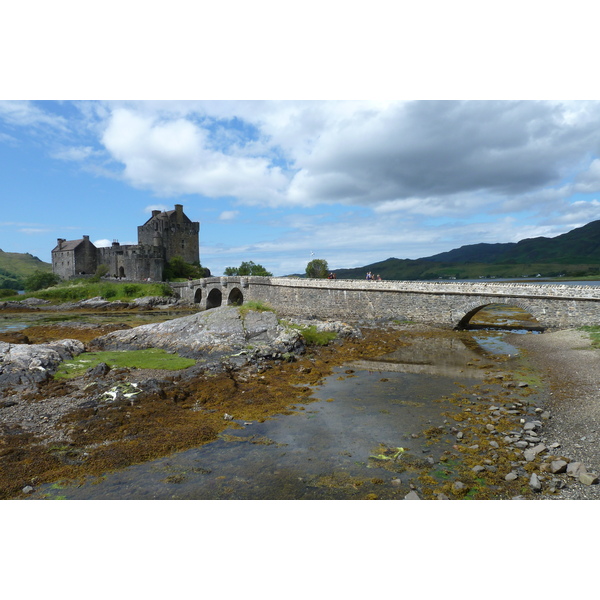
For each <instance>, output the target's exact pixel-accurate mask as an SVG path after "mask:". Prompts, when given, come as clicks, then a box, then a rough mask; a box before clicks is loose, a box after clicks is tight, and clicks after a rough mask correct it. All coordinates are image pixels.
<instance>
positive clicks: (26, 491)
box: [21, 485, 35, 494]
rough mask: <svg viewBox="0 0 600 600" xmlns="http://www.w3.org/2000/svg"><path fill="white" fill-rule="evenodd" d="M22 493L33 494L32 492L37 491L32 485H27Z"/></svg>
mask: <svg viewBox="0 0 600 600" xmlns="http://www.w3.org/2000/svg"><path fill="white" fill-rule="evenodd" d="M21 491H22V492H23V493H24V494H31V493H32V492H35V489H34V488H33V487H31V486H30V485H26V486H25V487H24V488H23V489H22V490H21Z"/></svg>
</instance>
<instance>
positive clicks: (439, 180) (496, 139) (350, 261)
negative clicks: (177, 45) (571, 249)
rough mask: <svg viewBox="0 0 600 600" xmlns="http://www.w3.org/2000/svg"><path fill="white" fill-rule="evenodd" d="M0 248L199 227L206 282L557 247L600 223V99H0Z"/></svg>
mask: <svg viewBox="0 0 600 600" xmlns="http://www.w3.org/2000/svg"><path fill="white" fill-rule="evenodd" d="M0 169H1V177H2V188H1V190H0V194H1V199H2V215H1V221H0V240H1V241H0V248H2V250H4V251H5V252H30V253H32V254H34V255H36V256H38V257H39V258H41V259H42V260H44V261H50V260H51V255H50V252H51V249H52V248H53V246H54V245H55V243H56V238H57V237H64V238H66V239H78V238H81V236H82V235H83V234H86V235H89V236H90V238H91V239H92V240H93V241H94V242H95V243H98V244H100V245H102V244H107V243H110V242H111V241H112V240H113V239H117V240H119V242H121V243H123V244H125V243H136V242H137V226H138V225H141V224H143V223H144V222H145V221H146V219H147V218H149V214H150V212H151V210H152V209H155V208H160V209H167V210H170V209H172V208H173V205H174V204H175V203H179V204H183V205H184V210H185V212H186V214H187V215H188V216H189V217H190V218H191V219H192V220H195V221H200V223H201V234H200V243H201V262H202V264H203V265H204V266H207V267H208V268H210V269H211V271H212V273H213V274H217V275H218V274H221V273H222V272H223V269H224V268H225V267H227V266H237V265H239V264H240V263H241V262H242V261H244V260H252V261H254V262H256V263H260V264H262V265H264V266H265V267H266V268H267V269H268V270H270V271H272V272H273V273H274V274H276V275H286V274H290V273H297V272H303V271H304V268H305V266H306V263H307V262H308V261H309V260H310V259H311V257H318V258H323V259H326V260H327V261H328V263H329V265H330V267H331V268H341V267H356V266H363V265H366V264H369V263H371V262H374V261H378V260H383V259H386V258H388V257H391V256H394V257H397V258H418V257H423V256H429V255H432V254H435V253H438V252H442V251H445V250H450V249H452V248H456V247H459V246H461V245H464V244H470V243H477V242H514V241H518V240H520V239H523V238H526V237H533V236H540V235H545V236H550V237H552V236H555V235H558V234H560V233H563V232H566V231H569V230H571V229H573V228H575V227H579V226H581V225H584V224H585V223H588V222H590V221H592V220H595V219H598V218H600V201H599V200H598V198H599V197H600V196H599V192H600V102H576V101H568V102H559V101H508V100H503V101H479V100H478V101H444V100H436V101H429V100H427V101H285V100H283V101H204V102H200V101H198V102H195V101H161V102H159V101H137V102H133V101H118V102H117V101H78V102H63V101H20V100H11V101H3V102H1V103H0Z"/></svg>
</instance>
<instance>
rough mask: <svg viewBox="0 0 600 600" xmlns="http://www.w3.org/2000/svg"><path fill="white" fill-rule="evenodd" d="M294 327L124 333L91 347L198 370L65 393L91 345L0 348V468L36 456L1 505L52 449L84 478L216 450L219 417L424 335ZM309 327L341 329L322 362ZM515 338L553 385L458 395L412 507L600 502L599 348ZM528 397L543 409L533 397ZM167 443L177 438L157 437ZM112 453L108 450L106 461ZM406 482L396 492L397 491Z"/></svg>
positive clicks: (197, 317) (189, 326) (250, 318)
mask: <svg viewBox="0 0 600 600" xmlns="http://www.w3.org/2000/svg"><path fill="white" fill-rule="evenodd" d="M95 302H96V301H95ZM78 304H80V303H78ZM109 304H113V303H109ZM142 304H143V305H145V306H148V305H149V303H148V302H145V303H142ZM152 304H153V305H154V306H160V305H161V304H160V303H159V302H153V303H152ZM293 325H294V326H293V327H290V326H289V325H288V326H282V325H281V324H280V323H279V322H278V320H277V318H276V316H275V315H274V313H272V312H254V311H251V312H249V313H247V314H245V315H241V313H240V311H239V309H237V308H234V307H221V308H220V309H213V310H212V311H206V312H202V313H197V314H194V315H189V316H186V317H181V318H179V319H173V320H171V321H166V322H164V323H160V324H152V325H143V326H140V327H136V328H133V329H131V328H124V329H120V330H118V331H114V332H112V333H108V334H106V335H103V336H100V337H96V338H95V339H94V340H93V341H92V343H91V344H90V345H88V346H87V349H90V348H96V349H134V348H148V347H162V348H164V349H166V350H168V351H170V352H172V351H175V350H177V351H178V352H182V353H183V354H184V355H187V356H190V357H195V358H199V359H201V360H200V361H199V362H198V364H197V365H196V366H195V367H192V368H189V369H186V370H185V371H183V372H181V373H177V374H174V373H172V372H167V371H164V372H162V371H147V372H143V371H140V370H133V371H129V370H127V369H112V370H111V369H108V368H106V366H104V367H100V368H97V369H96V370H90V372H89V373H87V374H86V376H84V377H80V378H78V379H77V380H73V381H71V382H68V383H66V382H58V381H53V380H52V377H51V375H52V374H53V372H54V371H55V370H56V368H57V366H58V364H59V363H60V361H61V360H64V359H65V358H68V357H70V356H74V355H76V354H78V353H80V352H81V351H83V349H84V344H83V343H82V342H79V341H77V340H63V341H61V342H52V343H49V344H33V345H27V344H10V343H6V342H0V354H1V358H2V361H1V362H0V372H1V373H0V384H1V385H2V387H3V389H4V391H0V394H1V400H0V426H1V427H2V433H3V436H2V448H0V460H2V461H3V462H4V464H5V466H7V465H8V464H9V462H10V458H11V457H12V458H14V457H15V456H17V455H18V454H19V452H26V450H25V448H28V450H27V452H29V451H33V450H35V452H37V453H38V454H35V452H34V454H35V458H27V457H25V458H23V460H21V462H20V463H19V464H16V463H15V465H13V467H14V477H15V478H18V477H20V478H21V480H19V487H18V489H17V488H15V487H14V485H13V487H12V488H10V486H8V487H7V485H8V484H6V483H5V491H4V496H3V497H19V496H23V495H27V494H29V493H31V492H33V491H34V490H35V486H36V481H37V479H36V475H35V474H33V473H34V471H35V470H31V469H29V471H28V470H27V468H25V467H24V466H23V465H24V464H25V463H26V462H27V460H29V462H31V461H34V462H35V461H36V460H37V461H39V460H41V459H40V457H39V453H40V448H41V447H42V446H44V447H46V448H61V450H52V452H50V453H49V454H50V456H46V455H44V457H43V461H42V462H43V463H44V464H43V469H46V471H45V472H53V471H52V469H53V468H55V470H56V471H55V472H56V477H60V476H61V474H63V475H64V474H65V473H67V472H69V470H68V469H67V468H66V467H69V466H70V467H73V468H75V467H81V469H83V471H81V472H82V473H83V472H85V470H86V468H88V467H89V465H90V464H91V463H92V462H93V461H94V460H96V461H97V466H96V467H95V468H96V470H97V471H98V472H100V471H101V470H102V469H103V468H104V469H106V468H115V466H118V465H119V464H123V465H124V464H126V462H123V461H124V460H134V461H135V460H140V458H135V456H137V455H134V451H133V450H131V449H130V450H128V451H127V452H129V454H131V456H132V457H133V458H128V459H125V458H124V457H123V455H122V454H121V455H119V454H118V452H121V453H123V452H126V451H125V449H122V448H121V446H123V444H125V443H126V442H128V443H129V444H130V445H133V446H135V445H136V444H138V446H139V447H138V448H137V450H135V452H140V453H141V454H142V455H144V456H150V455H160V454H161V452H162V453H164V452H166V453H168V452H169V451H175V450H176V449H177V448H179V447H181V448H184V447H189V446H190V445H193V444H200V443H203V442H205V441H210V440H211V439H214V436H215V435H216V432H218V431H219V428H220V427H222V420H223V413H224V414H226V415H227V414H229V413H230V412H237V413H238V414H239V413H243V414H247V415H250V414H253V415H254V417H256V415H261V416H260V418H265V417H266V415H268V414H269V411H271V412H272V411H273V410H275V411H276V410H279V411H281V410H284V409H285V406H286V405H289V404H290V402H294V401H295V400H294V397H297V398H300V397H302V396H303V395H304V397H306V393H308V388H298V386H299V385H300V386H302V384H306V383H310V382H312V383H315V382H317V381H318V380H319V379H320V378H321V377H323V376H324V375H326V374H327V373H328V372H329V371H330V369H331V366H332V365H333V364H336V363H337V364H340V362H339V361H342V360H345V359H347V358H348V356H358V355H359V354H360V352H366V353H367V354H368V353H370V354H371V355H372V356H373V355H376V354H377V353H378V352H381V350H382V349H383V348H385V345H386V344H388V343H389V344H390V346H393V344H394V343H398V342H399V341H400V340H402V339H403V336H405V335H406V332H407V331H410V330H411V329H414V330H418V329H423V330H425V329H426V328H419V327H418V326H410V325H403V326H401V325H397V324H396V325H392V324H387V326H386V327H387V329H389V331H387V333H384V332H376V333H375V334H373V339H372V341H368V340H362V339H361V336H362V333H361V331H360V328H359V327H356V326H353V325H352V326H351V325H348V324H346V323H337V322H336V323H315V322H313V321H311V322H300V321H298V322H297V323H295V324H293ZM309 325H312V326H314V327H316V328H317V327H318V328H319V329H320V330H321V331H323V330H329V331H335V332H336V334H337V335H338V337H339V338H342V339H344V340H345V342H344V343H343V344H342V345H338V346H337V347H335V348H329V349H327V350H326V351H323V352H325V354H322V355H319V354H318V353H317V354H314V353H312V354H311V355H310V356H307V355H306V348H305V345H304V342H303V340H302V336H301V335H300V333H299V330H300V329H301V328H302V327H307V326H309ZM86 327H88V328H89V325H88V326H86ZM72 329H73V327H72ZM386 336H387V337H386ZM510 342H511V343H512V344H513V345H515V346H517V347H519V348H522V349H523V352H524V353H525V354H526V360H527V361H528V362H529V363H530V364H531V365H533V366H534V367H535V369H536V370H538V371H539V372H540V373H542V374H543V377H542V379H543V380H544V382H547V383H545V384H544V385H545V386H546V388H547V389H545V390H542V392H541V393H538V392H539V390H538V391H537V392H534V390H533V387H535V386H530V385H529V384H528V383H526V382H523V381H518V380H515V379H514V378H513V377H512V375H510V374H508V373H503V371H502V364H501V363H498V364H496V365H493V366H492V367H490V369H491V370H490V372H489V375H488V381H487V382H486V383H487V384H488V385H489V388H486V389H482V390H481V391H479V392H477V393H475V394H473V393H469V394H465V395H463V396H461V397H457V398H454V399H452V403H453V405H454V408H455V410H453V411H451V412H449V414H448V418H447V419H446V420H445V421H444V422H443V423H440V424H438V425H437V426H434V427H432V428H431V430H429V431H427V432H424V433H423V435H425V436H426V437H428V438H429V439H431V441H432V443H434V442H435V440H436V439H438V438H441V437H443V436H446V437H450V438H453V443H452V446H451V449H449V450H448V451H446V452H445V453H444V454H443V455H442V457H441V459H440V461H439V463H438V464H430V465H429V467H430V468H429V470H428V471H427V472H424V473H423V474H422V475H421V476H420V477H418V478H417V479H415V483H413V484H411V486H410V487H411V489H410V490H407V493H406V494H404V495H403V497H404V498H405V499H420V498H439V499H454V498H462V497H470V495H469V494H471V493H473V491H475V490H479V491H480V492H481V488H482V486H483V487H484V488H486V489H488V490H489V492H490V495H489V496H487V497H492V498H493V497H498V498H513V499H519V498H540V499H542V498H543V499H598V498H600V486H599V485H596V484H597V483H598V477H597V473H598V472H599V469H600V450H599V445H598V443H597V442H598V439H599V438H598V431H599V430H598V429H597V423H598V418H599V416H600V408H599V406H598V405H599V402H598V397H597V395H598V394H597V390H598V389H599V384H600V374H598V373H597V369H596V362H597V357H598V354H597V351H596V350H593V349H591V347H590V342H589V338H588V336H587V334H585V333H582V332H578V331H572V330H569V331H559V332H554V333H547V334H543V335H525V336H523V335H513V336H511V339H510ZM361 344H362V346H361ZM350 346H351V347H350ZM272 367H275V368H272ZM294 386H295V387H294ZM257 389H261V392H264V399H263V400H261V402H260V403H261V404H264V406H260V407H259V406H252V407H245V408H244V409H243V410H240V405H239V400H238V398H239V397H240V395H241V394H243V393H245V392H246V391H250V390H252V395H253V396H254V397H257V398H258V397H259V394H258V392H256V390H257ZM492 389H493V390H495V391H492ZM234 390H235V393H233V391H234ZM497 390H499V391H497ZM532 393H535V394H536V398H535V403H532V402H531V401H530V400H529V396H530V395H531V394H532ZM296 401H297V400H296ZM236 402H237V403H238V404H236ZM244 411H246V412H245V413H244ZM251 411H258V412H255V413H252V412H251ZM159 413H160V414H159ZM162 413H164V414H162ZM148 415H159V416H160V418H161V419H163V420H164V422H165V423H169V428H171V427H172V429H173V431H172V432H167V433H172V435H170V437H169V435H167V434H166V433H165V432H164V425H161V426H160V427H159V426H158V425H157V427H159V429H153V428H152V427H151V425H150V421H149V420H148V419H149V418H150V417H149V416H148ZM182 415H183V416H182ZM135 417H137V419H136V418H135ZM254 417H253V418H254ZM153 418H154V417H153ZM219 419H220V421H221V422H220V423H219ZM184 420H187V421H185V423H184ZM179 421H181V423H179ZM178 427H179V429H178ZM142 432H143V433H142ZM159 434H160V435H165V436H166V438H168V439H159V438H160V435H159ZM415 435H417V434H415ZM419 435H420V434H419ZM144 436H146V437H145V438H144V439H145V442H144V441H143V440H142V438H143V437H144ZM152 436H154V437H152ZM40 443H41V444H42V446H40ZM144 444H146V447H145V448H144ZM103 445H104V446H106V448H107V449H106V450H103V451H102V452H104V454H102V452H100V453H98V450H97V449H98V448H99V447H100V448H101V447H102V446H103ZM150 447H153V448H154V449H153V450H152V451H151V452H152V453H153V454H149V452H150V450H149V448H150ZM111 448H112V450H111ZM32 449H33V450H32ZM111 452H112V454H111ZM32 456H33V455H32ZM44 461H45V462H44ZM457 461H458V463H460V467H457V466H456V464H457ZM11 464H12V463H11ZM40 469H41V467H40ZM43 469H41V471H43ZM61 469H62V470H61ZM65 469H66V470H65ZM431 470H437V472H438V474H440V473H441V477H442V480H441V481H440V480H437V481H436V480H434V479H433V478H432V477H431V476H430V475H429V474H428V472H429V471H431ZM27 473H29V474H30V476H29V477H28V476H27ZM73 473H74V474H75V473H76V469H75V471H73ZM32 474H33V475H32ZM397 481H399V480H392V482H391V485H399V484H398V483H397ZM9 488H10V489H12V492H11V491H10V489H9ZM19 490H20V493H19ZM6 494H8V496H6ZM494 494H496V495H494Z"/></svg>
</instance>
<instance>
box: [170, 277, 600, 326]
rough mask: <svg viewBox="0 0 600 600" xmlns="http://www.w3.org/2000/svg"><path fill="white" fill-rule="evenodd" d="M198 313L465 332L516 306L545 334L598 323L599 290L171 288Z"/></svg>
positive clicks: (503, 286) (275, 281)
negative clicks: (497, 310)
mask: <svg viewBox="0 0 600 600" xmlns="http://www.w3.org/2000/svg"><path fill="white" fill-rule="evenodd" d="M172 287H173V288H174V290H175V292H176V293H177V294H179V296H180V297H181V298H183V299H186V300H188V301H190V302H195V303H196V304H198V305H199V308H200V309H201V310H202V309H210V308H214V307H216V306H221V305H222V304H241V303H243V302H245V301H250V300H252V301H260V302H264V303H267V304H269V305H270V306H272V307H273V308H274V309H275V310H276V312H277V313H278V314H279V315H280V316H292V315H294V316H304V317H305V318H310V317H317V318H335V319H345V320H353V319H380V318H381V319H399V320H410V321H414V322H421V323H430V324H435V325H443V326H450V327H453V328H462V327H465V326H466V325H467V324H468V322H469V320H470V319H471V318H472V317H473V316H474V315H475V314H476V313H477V312H478V311H479V310H481V309H482V308H484V307H485V306H488V305H490V304H506V305H508V306H516V307H518V308H521V309H523V310H524V311H526V312H527V313H529V314H530V315H532V316H533V317H534V318H535V319H536V320H537V321H538V322H539V325H540V328H542V329H548V328H551V329H565V328H570V327H579V326H582V325H598V324H600V286H585V285H561V284H554V283H551V284H544V285H540V284H530V283H504V282H487V281H486V282H473V283H470V282H469V283H467V282H447V281H443V282H442V281H435V282H429V281H366V280H364V281H363V280H355V279H352V280H351V279H333V280H330V279H303V278H291V277H208V278H205V279H197V280H194V281H188V282H184V283H175V284H172Z"/></svg>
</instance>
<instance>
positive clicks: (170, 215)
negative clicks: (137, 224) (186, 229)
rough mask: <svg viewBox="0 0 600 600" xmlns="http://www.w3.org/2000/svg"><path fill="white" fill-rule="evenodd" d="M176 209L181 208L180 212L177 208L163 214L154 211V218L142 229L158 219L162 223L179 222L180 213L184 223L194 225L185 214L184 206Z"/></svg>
mask: <svg viewBox="0 0 600 600" xmlns="http://www.w3.org/2000/svg"><path fill="white" fill-rule="evenodd" d="M175 206H176V207H177V206H178V207H179V210H177V208H175V210H165V211H163V212H160V211H158V210H153V211H152V216H151V217H150V218H149V219H148V220H147V221H146V222H145V223H144V225H142V227H144V226H146V225H148V223H152V221H154V220H156V219H160V220H161V221H167V220H168V221H177V220H178V213H179V215H180V217H181V221H180V222H183V223H192V220H191V219H190V218H189V217H188V216H187V215H186V214H185V213H184V212H183V206H181V205H180V204H179V205H178V204H176V205H175Z"/></svg>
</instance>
